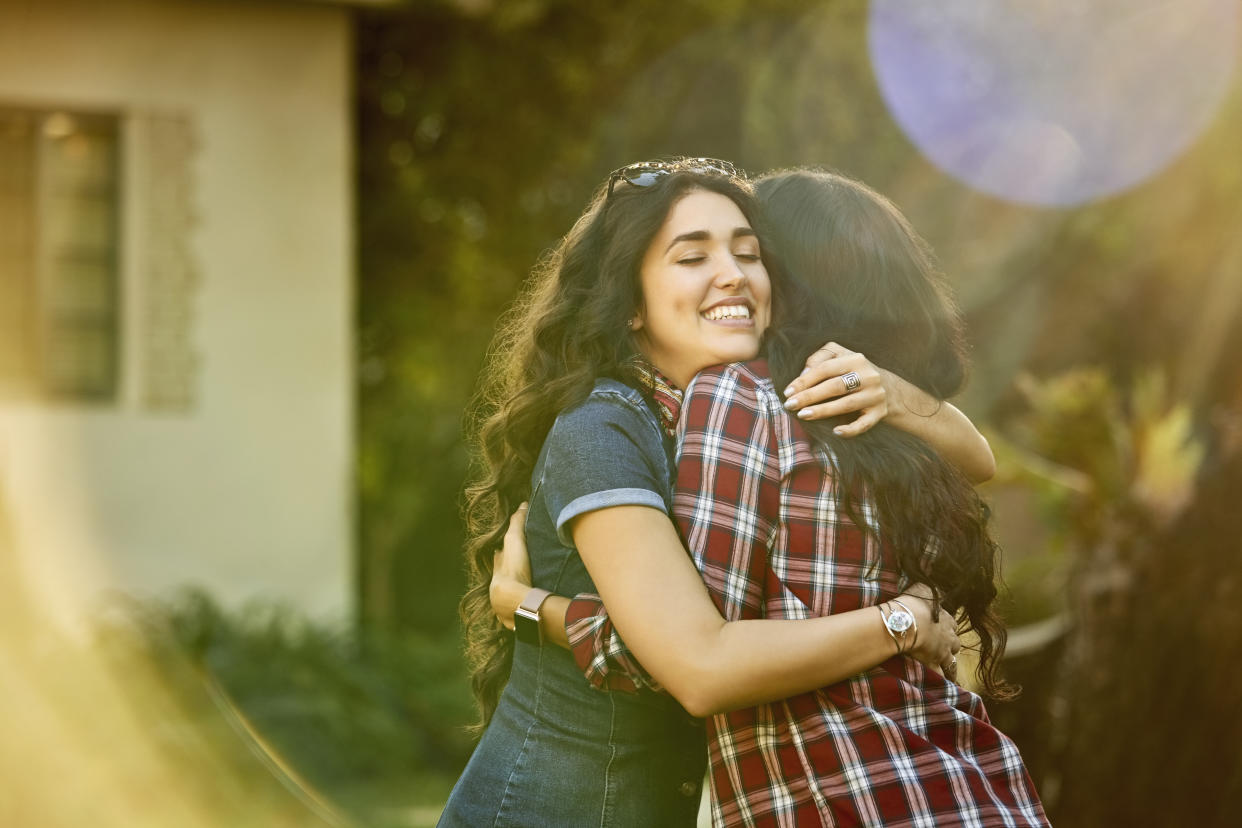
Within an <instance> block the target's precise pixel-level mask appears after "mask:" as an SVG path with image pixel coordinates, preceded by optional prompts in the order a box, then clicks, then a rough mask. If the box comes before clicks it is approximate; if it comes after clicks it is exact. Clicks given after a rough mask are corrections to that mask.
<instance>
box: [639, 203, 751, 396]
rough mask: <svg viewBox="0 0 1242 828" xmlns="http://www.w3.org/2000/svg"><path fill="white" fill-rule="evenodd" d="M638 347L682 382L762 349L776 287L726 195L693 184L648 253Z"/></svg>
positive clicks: (683, 384) (675, 380)
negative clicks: (708, 369) (703, 371)
mask: <svg viewBox="0 0 1242 828" xmlns="http://www.w3.org/2000/svg"><path fill="white" fill-rule="evenodd" d="M641 285H642V293H643V304H642V307H641V308H640V309H639V312H638V313H637V314H636V315H635V317H634V319H633V322H632V324H631V326H630V328H631V330H633V331H635V332H636V333H637V342H638V347H639V348H640V350H642V352H643V353H644V354H646V356H647V358H648V359H650V360H651V361H652V363H654V364H655V365H656V366H658V367H659V368H660V369H661V370H662V371H663V372H664V374H665V375H666V376H667V377H668V378H669V379H670V380H672V382H673V384H674V385H676V386H677V387H678V388H685V387H686V386H687V385H689V384H690V380H691V379H693V378H694V375H695V374H696V373H698V372H699V371H701V370H702V369H703V368H704V367H706V366H708V365H719V364H722V363H728V362H737V361H739V360H746V359H750V358H751V357H753V356H754V355H755V354H757V353H759V344H760V340H761V339H762V337H763V333H764V331H765V330H767V327H768V324H769V323H770V321H771V317H772V302H771V298H772V286H771V282H770V280H769V279H768V271H767V269H766V268H765V267H764V264H763V258H762V256H761V255H760V251H759V237H758V235H757V234H756V232H755V230H754V229H753V228H752V227H751V226H750V223H749V221H747V219H746V216H744V215H742V211H741V209H740V208H739V207H738V206H737V204H735V203H734V202H733V201H731V200H730V199H729V198H727V197H726V196H723V195H721V194H720V193H714V192H711V191H709V190H692V191H691V192H689V193H687V194H686V195H685V196H684V197H683V198H681V199H680V200H679V201H678V202H677V203H676V204H674V205H673V209H672V210H671V211H670V212H669V214H668V219H667V220H666V221H665V222H664V226H663V227H661V228H660V232H659V233H657V234H656V237H655V238H654V239H653V240H652V242H651V246H650V247H649V248H648V249H647V253H646V255H645V256H643V260H642V269H641Z"/></svg>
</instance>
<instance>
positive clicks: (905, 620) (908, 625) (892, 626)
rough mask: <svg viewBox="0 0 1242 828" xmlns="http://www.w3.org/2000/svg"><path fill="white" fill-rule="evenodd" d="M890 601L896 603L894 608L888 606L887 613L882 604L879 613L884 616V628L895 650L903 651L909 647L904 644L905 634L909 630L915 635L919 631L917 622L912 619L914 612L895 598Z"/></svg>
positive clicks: (912, 640) (911, 641)
mask: <svg viewBox="0 0 1242 828" xmlns="http://www.w3.org/2000/svg"><path fill="white" fill-rule="evenodd" d="M892 603H894V604H896V605H897V606H896V608H892V607H890V608H889V611H888V612H887V613H885V612H884V606H883V605H881V606H880V615H881V616H883V618H884V629H885V630H887V631H888V635H889V637H890V638H892V639H893V641H894V642H895V643H896V644H897V652H899V653H904V652H905V651H906V650H907V649H909V647H907V646H906V636H907V634H908V633H910V631H911V630H913V631H914V634H915V635H917V634H918V631H919V626H918V623H917V622H916V621H915V620H914V613H912V612H910V610H909V609H908V608H907V607H906V605H905V604H903V603H901V602H900V601H898V600H897V599H895V598H894V599H893V601H892ZM913 643H914V639H913V637H911V640H910V644H911V645H913Z"/></svg>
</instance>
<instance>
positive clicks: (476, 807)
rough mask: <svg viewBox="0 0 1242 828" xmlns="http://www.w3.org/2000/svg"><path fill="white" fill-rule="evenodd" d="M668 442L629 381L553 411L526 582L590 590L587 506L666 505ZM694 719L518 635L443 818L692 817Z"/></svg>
mask: <svg viewBox="0 0 1242 828" xmlns="http://www.w3.org/2000/svg"><path fill="white" fill-rule="evenodd" d="M670 449H671V445H670V443H669V441H668V438H667V437H666V436H665V434H664V432H663V430H662V429H661V428H660V424H659V421H658V420H657V418H656V416H655V414H654V413H653V412H652V411H651V410H650V409H649V408H648V407H647V404H646V402H645V401H644V399H643V397H642V395H641V394H639V392H638V391H637V390H635V389H634V388H631V387H630V386H628V385H625V384H623V383H620V382H618V381H616V380H611V379H600V380H597V381H596V384H595V388H594V389H593V390H592V392H591V393H590V395H589V396H588V397H587V399H586V400H585V401H584V402H582V403H581V404H579V405H577V406H574V407H572V408H569V409H566V410H565V411H563V412H561V414H560V416H558V417H557V420H556V422H555V424H554V425H553V426H552V429H551V431H550V432H549V433H548V437H547V439H546V440H545V441H544V444H543V448H542V450H541V451H540V454H539V459H538V461H537V462H536V464H535V468H534V472H533V474H532V478H531V497H530V509H529V511H528V513H527V518H526V541H527V547H528V549H529V552H530V558H531V572H532V575H533V580H534V583H535V585H536V586H540V587H543V588H544V589H549V590H551V591H553V592H555V593H559V594H561V595H574V594H576V593H579V592H596V591H597V590H596V588H595V584H594V582H593V581H592V580H591V576H590V574H589V573H588V572H587V570H586V567H585V566H584V565H583V563H582V559H581V557H579V555H578V551H577V550H576V549H575V548H574V546H573V541H572V539H571V538H570V536H569V532H568V526H569V523H570V521H572V520H573V519H574V518H575V517H577V516H579V515H582V514H585V513H586V512H590V511H594V510H596V509H602V508H607V507H610V506H621V505H643V506H652V507H654V508H657V509H660V510H662V511H663V512H665V513H666V514H667V513H669V511H670V509H671V506H672V485H671V481H672V475H673V462H672V457H671V451H670ZM704 745H705V741H704V733H703V728H702V724H701V722H699V721H698V720H696V719H694V718H692V717H691V716H689V714H687V713H686V712H685V711H684V710H683V709H682V708H681V706H680V705H678V704H677V702H676V701H675V700H674V699H673V698H672V697H670V696H667V695H665V694H662V693H655V692H652V691H650V690H643V691H639V692H638V693H633V694H630V693H620V692H604V691H600V690H596V689H595V688H593V687H591V686H590V684H589V683H588V682H587V680H586V679H585V678H584V677H583V675H582V673H581V671H580V670H579V668H578V666H577V664H576V663H575V662H574V660H573V657H572V656H571V655H570V653H569V652H568V651H566V650H563V649H561V648H559V647H557V646H555V645H553V644H545V645H543V646H537V645H532V644H527V643H524V642H518V643H517V644H516V645H515V650H514V657H513V672H512V674H511V675H510V679H509V684H508V685H507V686H506V688H505V691H504V693H503V694H502V695H501V699H500V704H499V706H498V708H497V710H496V715H495V717H494V718H493V719H492V722H491V723H490V724H489V725H488V728H487V731H486V732H485V733H484V735H483V738H482V740H481V741H480V742H479V745H478V747H477V748H476V749H475V752H474V755H473V756H472V757H471V759H470V763H469V764H468V765H467V767H466V770H465V772H464V773H463V774H462V777H461V779H460V780H458V783H457V785H456V787H454V789H453V793H452V794H451V796H450V797H449V801H448V804H447V805H446V807H445V810H444V814H443V816H441V819H440V825H442V826H458V825H461V826H481V825H495V826H500V825H513V826H535V825H538V826H545V825H546V826H562V825H563V826H588V825H599V826H636V828H637V826H693V825H694V824H695V816H696V813H697V811H698V806H699V788H700V785H701V781H702V778H703V770H704V765H705V747H704Z"/></svg>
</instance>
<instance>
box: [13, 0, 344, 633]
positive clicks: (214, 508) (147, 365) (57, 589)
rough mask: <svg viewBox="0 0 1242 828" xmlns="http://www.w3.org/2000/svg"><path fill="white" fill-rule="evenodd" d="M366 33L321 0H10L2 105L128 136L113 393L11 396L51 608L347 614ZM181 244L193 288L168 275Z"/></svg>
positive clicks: (25, 533) (27, 536) (31, 553)
mask: <svg viewBox="0 0 1242 828" xmlns="http://www.w3.org/2000/svg"><path fill="white" fill-rule="evenodd" d="M351 43H352V32H351V25H350V19H349V13H348V11H347V10H345V9H342V8H340V7H335V6H324V5H320V4H315V3H288V2H285V3H276V2H273V3H261V2H253V1H252V2H223V1H221V0H216V1H213V2H203V1H202V0H109V2H107V3H100V2H97V0H63V1H62V0H39V2H34V1H33V0H24V1H23V0H0V107H3V106H6V105H9V106H19V107H30V108H38V109H58V108H66V109H67V110H69V111H72V110H75V109H80V110H83V111H106V112H116V113H118V114H119V116H120V126H121V140H120V150H121V188H120V198H121V210H120V217H121V228H122V229H121V231H120V236H121V244H120V254H121V255H120V280H119V281H120V296H121V315H120V317H121V327H120V330H121V342H120V346H121V347H120V374H119V386H118V390H117V394H116V399H115V401H113V402H107V403H91V404H82V403H71V402H64V401H57V400H54V399H48V398H46V397H37V396H36V397H30V398H9V399H0V498H3V500H4V502H5V503H6V504H7V510H6V511H7V513H8V516H9V522H10V523H11V527H10V533H11V535H12V540H13V544H14V546H15V549H16V563H15V568H16V570H17V571H19V572H20V573H21V577H22V580H23V583H24V585H25V586H26V588H27V592H28V593H30V596H31V597H32V598H35V599H36V600H38V601H39V602H40V603H41V604H42V605H43V606H47V607H51V608H53V609H56V610H59V611H60V612H61V614H62V615H63V616H65V617H69V616H71V615H72V614H74V613H76V612H78V611H80V609H81V607H82V606H83V602H84V601H85V602H86V603H87V605H89V604H90V603H91V602H92V601H93V599H94V598H95V597H96V596H97V595H98V594H99V591H100V590H101V589H104V588H108V587H120V588H121V589H123V590H125V591H127V592H131V593H135V594H139V595H168V594H169V592H170V590H172V589H174V588H176V587H179V586H182V585H186V584H194V585H200V586H203V587H206V588H207V589H209V590H210V591H211V592H212V593H213V594H214V595H215V596H217V597H218V598H219V599H221V600H222V601H224V602H225V603H226V604H228V605H237V604H239V603H241V602H243V601H245V600H247V599H249V598H251V597H256V596H265V597H275V598H278V599H283V600H287V601H289V602H291V603H293V604H295V605H297V606H300V607H302V608H304V609H307V610H309V611H311V612H312V613H315V614H317V615H329V616H333V615H338V616H339V615H343V614H345V613H347V612H348V611H349V610H350V607H351V600H352V594H353V589H352V581H353V552H352V545H353V523H352V499H353V496H352V492H353V486H352V463H353V435H352V429H353V409H352V405H353V403H352V400H353V391H352V389H353V376H352V370H353V369H352V336H351V330H352V319H353V302H352V283H353V280H352V270H353V249H352V245H353V206H352V193H353V187H352V177H353V163H352V161H353V159H352V151H353V150H352V126H351V124H352V109H351V81H352V74H351V65H352V64H351V51H350V50H351ZM168 123H172V124H174V125H176V129H173V130H172V131H171V133H170V132H169V130H168V129H167V128H166V125H167V124H168ZM161 124H163V125H165V126H163V127H162V126H160V125H161ZM169 134H173V135H181V136H182V137H188V139H189V144H188V145H184V146H180V147H177V146H173V147H169V146H161V145H160V142H161V141H163V142H165V143H167V141H168V135H169ZM174 143H176V142H175V141H174ZM178 153H181V155H182V156H183V162H184V163H183V164H182V168H183V170H182V171H183V172H184V173H186V174H185V175H184V176H181V177H178V175H177V173H176V168H177V162H176V159H175V158H174V161H173V163H172V164H171V168H172V172H170V171H169V169H170V166H169V164H168V162H167V160H166V159H165V160H163V161H161V160H159V159H160V158H161V157H162V155H161V154H163V155H169V154H171V155H173V156H176V155H177V154H178ZM169 186H171V187H173V188H174V190H175V192H172V193H170V192H168V191H167V190H168V187H169ZM161 187H164V188H165V189H164V190H161V189H160V188H161ZM169 205H173V206H176V205H181V208H183V212H184V213H185V216H186V218H187V220H186V221H182V222H180V224H179V225H178V223H177V222H176V221H173V222H171V224H173V225H177V226H173V227H171V229H170V219H169V215H168V210H167V209H166V208H167V207H168V206H169ZM174 212H175V211H174ZM178 233H180V234H181V235H182V236H183V237H184V241H185V242H186V244H185V246H184V251H183V253H184V254H185V255H184V256H183V259H184V261H182V262H181V263H180V265H179V266H180V267H181V270H182V271H183V274H182V275H183V276H184V275H185V274H186V273H188V274H190V276H191V277H192V278H190V279H189V281H188V282H187V280H186V279H185V278H181V279H180V281H179V282H178V281H177V280H174V281H173V283H172V287H171V288H170V286H169V284H167V283H166V281H167V280H165V282H161V270H160V269H161V268H162V267H166V266H167V265H168V261H169V254H168V252H167V250H166V249H163V248H162V247H161V245H164V246H165V247H166V245H167V241H168V236H169V235H176V234H178ZM162 249H163V252H161V250H162ZM173 258H174V259H175V258H176V256H173ZM178 285H179V286H178ZM169 290H180V291H182V292H183V293H185V295H184V296H181V297H179V298H177V299H174V300H172V307H173V309H174V311H173V312H172V314H171V316H170V313H169V311H168V307H169V303H168V302H166V301H165V302H164V304H163V305H162V306H161V305H160V302H161V301H164V300H163V299H161V298H160V297H159V296H156V295H155V292H156V291H166V292H167V291H169ZM178 302H179V303H180V307H181V308H182V310H183V311H184V313H181V312H179V311H177V310H176V308H177V307H178ZM152 307H163V308H164V311H163V312H162V314H163V315H162V317H160V318H159V319H158V320H157V319H155V316H158V314H156V315H153V313H152V311H151V308H152ZM170 320H171V322H170ZM170 324H172V325H173V326H175V327H176V330H172V331H171V333H170ZM166 339H167V340H168V341H167V342H166V341H165V340H166ZM169 349H172V350H176V349H181V350H184V351H186V355H188V357H189V358H190V359H189V360H188V361H187V360H185V359H181V361H180V362H178V360H176V359H173V360H171V362H170V361H169V360H168V359H167V356H168V352H169ZM161 359H163V363H161ZM169 365H172V369H170V368H169ZM178 366H180V367H178ZM170 370H172V371H173V372H174V373H178V372H179V373H180V375H179V376H175V377H171V378H170V377H168V376H162V377H161V376H156V374H158V373H159V372H161V371H162V372H164V374H167V373H168V372H169V371H170ZM170 382H171V384H172V385H173V386H174V387H175V388H180V391H178V392H176V393H174V395H173V396H174V397H176V396H178V394H179V395H180V398H181V399H180V402H179V403H177V404H173V405H171V406H170V405H167V404H166V403H165V404H161V403H159V402H158V400H159V398H160V393H159V390H158V389H159V386H160V384H161V383H163V384H164V385H165V386H167V385H168V384H169V383H170ZM152 389H155V390H154V391H153V390H152ZM165 396H167V394H165ZM152 400H156V402H155V403H153V402H152Z"/></svg>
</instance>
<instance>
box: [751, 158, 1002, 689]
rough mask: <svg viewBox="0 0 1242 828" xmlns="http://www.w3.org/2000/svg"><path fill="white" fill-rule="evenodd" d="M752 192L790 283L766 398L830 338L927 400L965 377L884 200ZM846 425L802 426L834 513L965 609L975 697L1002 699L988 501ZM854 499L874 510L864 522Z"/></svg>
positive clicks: (784, 189) (953, 311) (814, 183)
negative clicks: (842, 432)
mask: <svg viewBox="0 0 1242 828" xmlns="http://www.w3.org/2000/svg"><path fill="white" fill-rule="evenodd" d="M755 188H756V191H757V192H758V194H759V199H760V203H761V204H762V206H763V209H764V212H765V216H766V220H767V232H768V241H769V242H770V244H771V245H772V246H773V247H775V248H776V251H777V253H778V254H779V255H780V257H781V260H782V262H783V265H784V268H785V270H786V272H787V274H788V277H787V278H786V279H785V280H783V282H782V283H781V284H780V285H775V283H774V289H776V290H777V294H776V295H775V296H774V300H773V302H774V305H779V306H780V307H783V308H787V309H789V310H790V312H791V314H790V315H789V316H787V317H786V319H785V320H784V322H783V323H782V324H781V325H780V326H779V327H776V328H774V329H773V330H771V331H770V332H769V335H768V339H767V342H766V348H767V356H768V365H769V370H770V372H771V375H772V379H773V381H774V382H775V383H777V385H776V387H777V388H784V387H785V386H786V385H787V384H788V383H789V382H790V381H791V380H793V379H794V377H796V376H797V375H798V373H799V372H800V371H801V369H802V366H803V365H804V363H805V360H806V357H807V356H808V355H809V354H810V353H812V352H813V351H815V350H816V349H817V348H819V347H821V346H822V344H823V341H824V336H825V333H830V334H831V335H832V338H833V339H834V340H835V341H837V342H839V343H841V344H842V345H844V346H845V347H847V348H850V349H852V350H854V351H859V352H862V353H864V354H866V355H867V357H868V358H869V359H870V360H871V361H872V362H873V363H875V364H876V365H881V366H883V367H885V368H887V369H889V370H890V371H893V372H894V373H896V374H897V375H899V376H901V377H903V378H904V379H906V380H907V381H909V382H912V383H914V384H915V385H917V386H919V387H920V388H922V389H923V390H925V391H927V392H928V393H929V394H931V395H932V396H934V397H936V398H938V399H945V398H947V397H950V396H952V395H953V394H955V393H956V392H957V391H958V390H960V388H961V387H962V385H963V384H964V382H965V380H966V375H967V368H968V359H967V349H966V344H965V335H964V326H963V322H962V317H961V314H960V312H959V311H958V309H957V306H956V304H955V303H954V301H953V299H952V298H951V293H950V291H949V289H948V287H947V285H946V283H945V281H944V278H943V276H942V275H941V273H940V272H939V270H938V268H937V266H936V264H935V261H934V258H933V256H932V253H931V250H930V248H929V247H928V245H927V243H926V242H925V241H924V240H923V239H922V238H921V237H920V236H919V235H918V234H917V233H916V232H915V231H914V229H913V228H912V227H911V226H910V224H909V222H908V221H907V220H906V219H905V217H904V216H903V215H902V214H901V212H900V211H899V210H898V209H897V208H896V207H895V206H894V205H893V204H892V202H890V201H889V200H888V199H886V198H885V197H884V196H882V195H880V194H879V193H876V192H875V191H873V190H871V189H870V188H868V187H867V186H865V185H863V184H861V183H859V182H857V181H854V180H852V179H849V178H846V177H844V176H841V175H837V174H834V173H829V172H820V171H812V170H793V171H782V172H777V173H770V174H768V175H766V176H764V177H762V178H760V179H759V180H758V181H756V183H755ZM848 419H849V418H848V417H845V418H839V419H834V420H826V421H817V422H815V421H813V422H807V423H805V424H804V426H805V428H806V430H807V432H808V434H810V435H811V436H812V437H813V438H814V439H815V440H817V441H818V442H820V443H821V444H822V445H824V446H826V447H827V448H828V449H829V450H830V451H831V453H832V456H833V458H834V461H835V469H834V485H835V486H836V487H837V493H838V497H839V498H840V502H841V504H842V508H843V510H844V512H845V513H846V514H848V515H849V516H850V518H851V519H852V520H853V521H854V523H855V525H856V526H858V527H859V529H860V530H862V531H864V532H867V533H869V534H871V535H872V537H873V538H874V539H875V540H876V541H877V542H883V543H884V544H886V545H887V547H888V549H889V550H890V551H891V552H892V553H893V554H894V555H895V556H896V559H897V563H898V566H899V567H900V569H901V571H902V573H903V574H904V575H906V576H907V577H908V578H910V580H911V581H914V582H916V583H925V584H927V585H929V586H931V587H932V589H933V590H934V591H935V594H936V598H937V601H938V603H939V605H940V606H943V607H944V608H946V609H948V610H949V611H951V612H954V613H955V614H956V613H957V611H959V610H961V611H963V612H964V615H965V618H966V624H967V625H968V627H969V629H971V630H973V631H974V632H975V634H976V635H977V636H978V639H979V645H978V646H979V678H980V680H981V683H982V685H983V689H984V691H985V692H987V693H988V694H989V695H991V696H993V697H1001V698H1004V697H1007V696H1010V695H1012V694H1013V692H1014V690H1013V688H1011V687H1010V686H1009V685H1008V684H1006V683H1005V681H1004V680H1003V679H1002V678H1000V676H999V673H998V667H999V661H1000V658H1001V655H1002V654H1003V652H1004V648H1005V628H1004V626H1003V625H1002V624H1001V621H1000V619H999V617H998V616H997V614H996V612H995V610H994V609H993V604H994V601H995V599H996V595H997V588H996V584H995V579H996V577H997V575H998V557H999V547H998V546H997V544H996V542H995V541H994V540H993V538H992V536H991V534H990V532H989V529H988V508H987V506H986V504H985V503H984V502H983V501H982V499H981V498H980V497H979V495H978V493H977V492H976V491H975V489H974V487H973V486H972V485H971V484H970V482H969V481H968V480H967V479H966V478H965V477H964V476H963V475H962V473H961V472H960V471H959V470H958V469H957V468H956V467H954V466H953V465H951V464H950V463H948V462H946V461H945V460H944V459H943V458H942V457H941V456H940V455H939V454H937V453H936V451H935V450H933V449H932V448H931V447H930V446H929V445H928V444H927V443H925V442H924V441H923V440H921V439H919V438H917V437H915V436H913V435H911V434H909V433H907V432H904V431H901V430H900V429H897V428H894V427H892V426H890V425H887V424H885V423H880V424H878V425H877V426H875V427H874V428H872V429H871V430H870V431H868V432H866V433H865V434H862V435H859V436H857V437H852V438H842V437H839V436H837V435H836V434H835V433H833V431H832V428H833V427H834V426H836V425H839V424H841V423H842V422H845V421H846V420H848ZM864 500H866V501H869V502H870V503H872V504H874V506H875V510H874V514H875V522H874V524H873V523H872V522H871V521H869V520H866V519H864V517H865V516H864V515H863V513H862V511H863V510H862V503H863V501H864Z"/></svg>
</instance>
